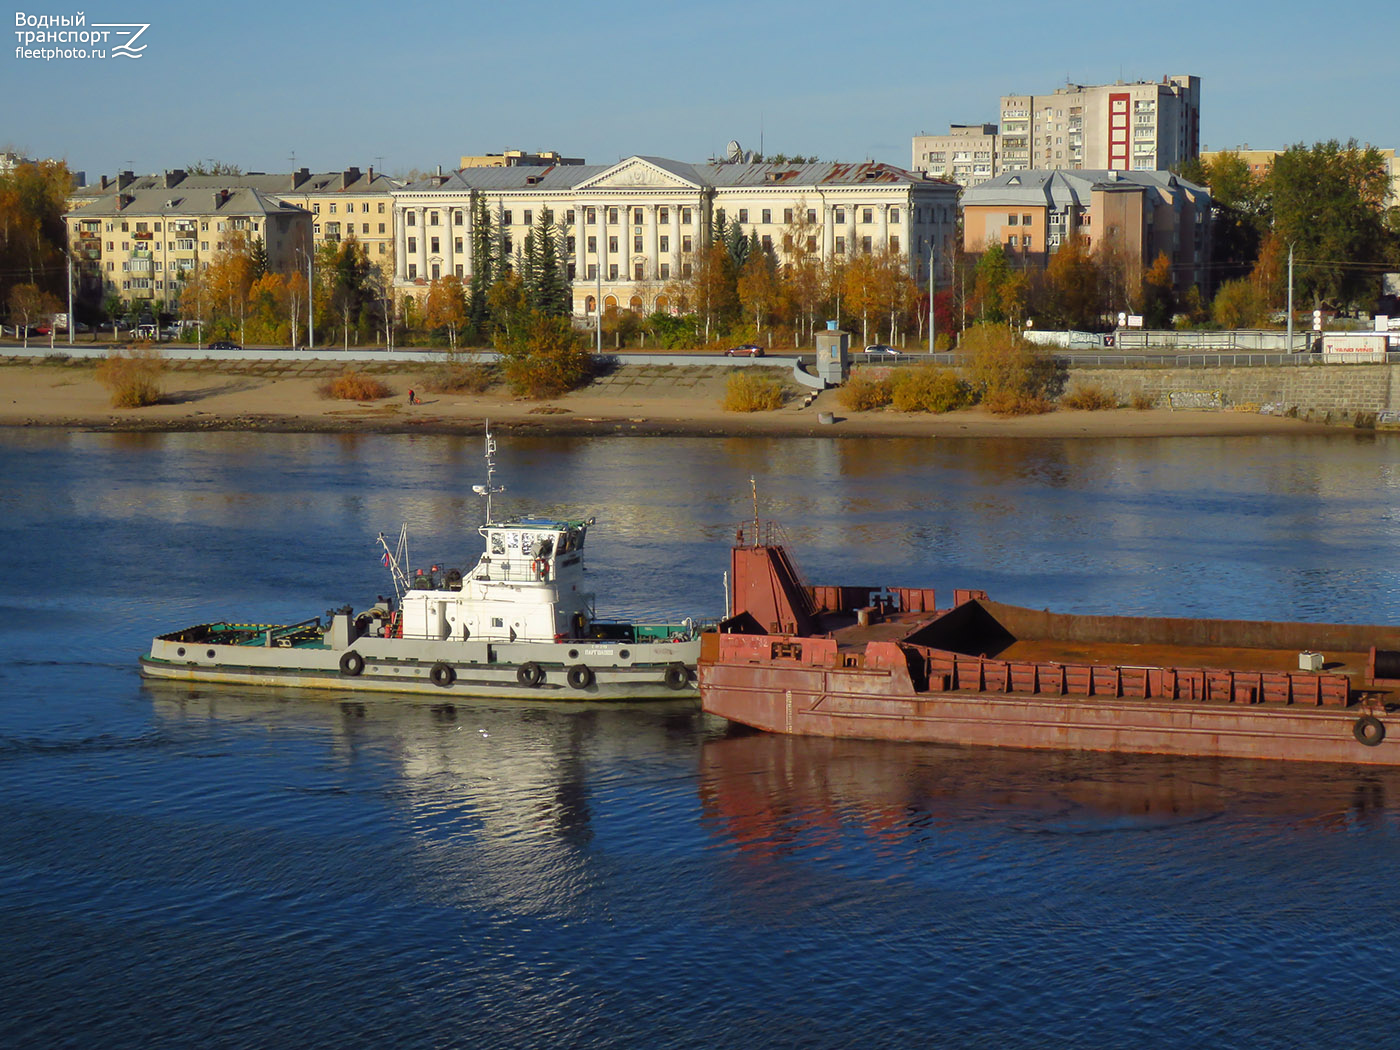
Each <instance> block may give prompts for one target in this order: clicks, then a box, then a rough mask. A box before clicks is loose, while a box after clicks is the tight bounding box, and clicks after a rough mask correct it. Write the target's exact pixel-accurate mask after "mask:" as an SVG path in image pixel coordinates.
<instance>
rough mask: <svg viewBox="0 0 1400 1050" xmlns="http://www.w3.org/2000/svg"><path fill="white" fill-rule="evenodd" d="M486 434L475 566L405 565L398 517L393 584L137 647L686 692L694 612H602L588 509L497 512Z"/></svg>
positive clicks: (388, 674) (341, 676)
mask: <svg viewBox="0 0 1400 1050" xmlns="http://www.w3.org/2000/svg"><path fill="white" fill-rule="evenodd" d="M495 450H496V446H495V443H494V441H493V440H492V438H491V435H490V432H489V431H488V432H487V435H486V467H487V481H486V484H485V485H477V486H474V488H475V491H476V492H477V493H478V494H480V495H483V496H485V497H486V524H484V525H482V526H481V527H480V529H479V530H478V531H479V532H480V533H481V535H482V537H483V538H484V539H485V540H486V549H485V551H484V552H483V553H482V555H481V557H480V559H479V560H478V561H477V563H476V566H475V567H474V568H472V569H470V570H469V571H467V572H462V571H460V570H457V569H447V570H442V569H440V568H439V567H437V566H434V567H433V568H432V569H431V570H428V571H421V572H416V573H414V574H413V576H412V578H410V577H409V575H408V572H407V566H408V564H409V561H408V541H407V526H405V527H404V529H403V530H402V531H401V532H400V534H399V541H398V544H397V546H396V547H395V548H394V549H392V550H391V549H390V547H389V545H388V543H387V542H386V541H385V540H384V537H383V535H382V534H381V535H380V537H379V543H380V545H381V547H383V550H384V555H383V560H384V564H385V566H386V567H387V568H388V569H389V572H390V574H391V576H392V577H393V581H394V598H393V599H392V600H391V599H388V598H384V597H381V598H380V599H379V601H378V602H376V603H375V605H374V606H372V607H371V608H370V609H368V610H366V611H364V612H362V613H360V614H359V615H358V616H356V615H355V614H354V611H353V610H352V609H351V608H350V607H349V606H346V607H345V608H343V609H340V610H337V611H334V612H332V613H329V614H328V617H329V621H330V622H329V623H328V624H325V625H323V624H322V622H321V618H320V617H317V618H315V619H311V620H304V621H302V622H300V623H294V624H246V623H208V624H200V625H199V626H196V627H187V628H185V629H183V630H180V631H175V632H173V633H170V634H163V635H160V636H158V637H157V638H155V640H154V641H152V643H151V651H150V653H149V654H148V655H145V656H143V657H142V658H141V673H142V674H144V675H146V676H147V677H150V678H168V679H176V680H181V681H193V682H234V683H241V684H247V685H279V686H296V687H301V688H312V689H338V690H344V689H354V690H356V691H361V690H363V691H377V692H390V693H431V694H433V695H435V696H437V697H443V698H445V697H453V696H459V697H463V696H491V697H514V698H520V699H535V700H584V699H586V700H656V699H663V698H664V699H675V698H678V697H686V696H694V695H696V687H695V663H696V660H697V659H698V657H699V655H700V639H699V633H698V631H697V630H696V627H695V625H694V623H693V622H692V621H689V620H686V621H684V622H681V623H676V624H642V623H629V622H621V621H599V620H597V619H596V618H595V617H594V610H593V595H592V594H591V593H589V592H588V591H586V590H585V589H584V572H583V549H584V543H585V540H586V539H587V536H588V528H589V526H590V525H592V524H593V519H591V518H590V519H588V520H587V521H583V520H556V519H553V518H513V519H508V520H505V521H494V520H493V519H492V515H491V497H492V496H493V495H495V494H497V493H499V492H503V491H505V490H504V488H503V487H499V486H496V485H495V484H494V474H495V461H494V453H495Z"/></svg>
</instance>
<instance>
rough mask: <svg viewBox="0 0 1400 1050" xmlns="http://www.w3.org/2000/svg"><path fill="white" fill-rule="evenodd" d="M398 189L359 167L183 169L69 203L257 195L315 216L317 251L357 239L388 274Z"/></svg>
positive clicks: (105, 183) (106, 183)
mask: <svg viewBox="0 0 1400 1050" xmlns="http://www.w3.org/2000/svg"><path fill="white" fill-rule="evenodd" d="M396 186H398V183H397V182H396V181H395V180H393V179H391V178H389V177H387V176H385V175H383V174H381V173H379V172H376V171H375V170H374V169H373V168H369V169H368V170H367V171H361V170H360V169H359V168H358V167H350V168H345V169H343V170H341V171H330V172H321V173H313V172H311V171H310V170H308V169H307V168H300V169H298V170H296V171H292V172H286V173H277V172H273V173H270V174H269V173H265V172H260V171H250V172H244V173H242V174H237V175H191V174H189V173H188V172H186V171H184V170H182V169H180V168H176V169H174V170H171V171H166V172H163V173H161V174H159V175H136V174H133V173H132V172H130V171H123V172H119V173H118V174H117V175H116V176H114V177H108V176H106V175H103V176H102V177H101V179H100V180H99V181H97V182H94V183H92V184H91V185H90V186H85V187H83V188H82V189H79V190H75V191H74V192H73V193H72V194H70V195H69V197H68V207H69V209H70V210H71V211H77V210H80V209H82V208H85V207H88V206H90V205H92V204H94V203H96V202H99V201H103V200H107V199H109V198H111V197H113V196H115V195H117V194H120V193H126V194H137V193H142V192H144V191H147V190H165V191H170V192H172V193H174V192H177V191H178V192H179V193H181V194H190V195H194V194H199V193H213V192H217V191H219V190H229V191H230V192H232V191H235V190H243V189H248V190H253V191H255V192H257V193H259V194H261V195H262V196H264V197H267V198H271V199H275V200H280V201H282V202H284V203H286V204H291V205H294V206H296V207H299V208H303V209H305V210H306V211H308V212H310V213H311V214H312V215H313V216H314V218H313V220H312V224H311V232H312V239H313V243H314V244H315V246H316V247H320V246H321V245H323V244H337V243H339V242H341V241H343V240H348V239H349V238H350V237H351V236H352V235H353V236H354V238H355V239H356V240H357V241H359V242H360V244H362V245H363V246H364V248H365V251H366V253H367V254H368V255H369V259H370V262H372V263H376V264H378V265H380V266H381V267H382V268H383V269H384V271H385V272H386V273H387V272H389V270H390V269H392V266H393V263H392V255H393V247H394V227H393V219H392V203H393V198H392V197H391V196H390V191H391V190H393V189H394V188H395V187H396Z"/></svg>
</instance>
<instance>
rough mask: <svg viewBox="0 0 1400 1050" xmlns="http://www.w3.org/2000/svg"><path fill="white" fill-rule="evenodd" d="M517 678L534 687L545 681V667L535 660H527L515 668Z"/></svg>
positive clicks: (525, 684) (518, 680)
mask: <svg viewBox="0 0 1400 1050" xmlns="http://www.w3.org/2000/svg"><path fill="white" fill-rule="evenodd" d="M515 680H516V681H517V682H519V683H520V684H521V685H523V686H526V687H527V688H530V689H533V688H535V686H537V685H539V684H540V683H541V682H543V681H544V668H543V667H541V666H540V665H539V664H537V663H535V661H533V660H529V661H526V662H525V663H523V664H521V665H520V666H519V667H518V668H516V670H515Z"/></svg>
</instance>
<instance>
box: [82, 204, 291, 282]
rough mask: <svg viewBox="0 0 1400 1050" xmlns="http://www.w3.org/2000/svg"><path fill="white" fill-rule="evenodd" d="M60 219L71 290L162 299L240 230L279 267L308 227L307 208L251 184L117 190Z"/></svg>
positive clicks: (288, 263) (286, 265) (271, 265)
mask: <svg viewBox="0 0 1400 1050" xmlns="http://www.w3.org/2000/svg"><path fill="white" fill-rule="evenodd" d="M64 219H65V221H66V222H67V224H68V243H69V244H70V245H71V247H72V252H73V272H74V278H75V281H76V287H75V292H76V293H77V294H78V295H80V296H81V297H83V298H85V299H88V300H96V299H99V298H102V297H103V296H106V295H117V296H119V297H121V298H122V299H125V300H127V301H132V300H165V301H166V302H169V301H170V299H171V298H172V296H174V295H175V294H176V293H177V292H178V289H179V287H180V285H181V284H182V283H183V282H184V280H185V275H186V274H187V273H188V272H189V271H190V270H192V269H195V268H196V267H200V266H205V265H208V263H209V260H210V259H211V258H212V257H213V256H214V255H215V254H217V253H218V252H220V251H222V250H223V249H224V248H225V247H228V246H231V245H232V243H233V242H234V241H235V240H236V239H237V238H238V237H239V235H240V234H241V235H242V236H244V237H246V238H250V239H260V240H262V241H263V243H264V245H265V246H266V248H267V262H268V268H269V269H271V270H286V269H289V268H290V267H291V266H292V265H293V263H294V260H293V253H294V250H295V249H296V248H297V247H299V246H300V245H304V244H305V243H306V238H307V237H308V236H309V235H310V231H311V216H310V214H309V213H308V212H305V211H303V210H302V209H301V208H297V207H294V206H293V205H290V204H286V203H283V202H282V201H279V200H277V199H276V198H274V197H268V196H265V195H264V194H261V193H259V192H258V191H257V190H252V189H241V190H227V189H220V190H198V191H185V190H183V189H178V188H177V189H158V190H153V189H148V190H141V191H137V192H130V191H121V192H117V193H112V194H105V195H103V196H102V197H99V198H98V199H97V200H95V201H93V202H91V203H89V204H88V205H87V206H86V207H83V208H79V209H77V210H76V211H70V212H68V213H67V214H66V215H65V216H64Z"/></svg>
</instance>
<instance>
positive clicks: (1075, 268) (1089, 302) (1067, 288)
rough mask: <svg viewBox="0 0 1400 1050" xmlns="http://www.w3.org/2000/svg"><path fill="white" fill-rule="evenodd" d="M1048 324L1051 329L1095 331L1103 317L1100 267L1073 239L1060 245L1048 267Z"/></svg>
mask: <svg viewBox="0 0 1400 1050" xmlns="http://www.w3.org/2000/svg"><path fill="white" fill-rule="evenodd" d="M1043 292H1044V294H1043V300H1042V306H1043V308H1044V314H1045V321H1046V323H1047V325H1048V326H1049V327H1051V328H1080V329H1086V328H1095V327H1097V326H1098V324H1099V322H1100V320H1101V319H1102V315H1103V308H1102V304H1101V301H1100V296H1099V268H1098V266H1097V264H1096V263H1095V262H1094V260H1093V258H1092V256H1090V254H1089V252H1088V251H1087V250H1086V249H1085V247H1084V244H1083V242H1082V241H1081V240H1080V239H1079V238H1078V237H1074V236H1070V237H1066V238H1065V239H1064V240H1062V241H1061V242H1060V246H1059V247H1058V248H1057V249H1056V250H1055V254H1054V255H1052V256H1050V261H1049V262H1048V263H1047V264H1046V267H1045V277H1044V281H1043Z"/></svg>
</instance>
